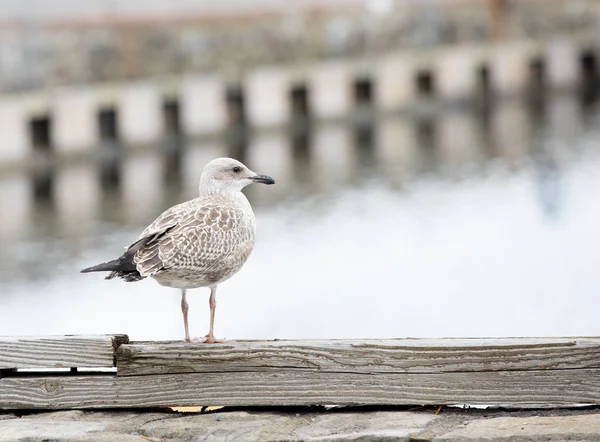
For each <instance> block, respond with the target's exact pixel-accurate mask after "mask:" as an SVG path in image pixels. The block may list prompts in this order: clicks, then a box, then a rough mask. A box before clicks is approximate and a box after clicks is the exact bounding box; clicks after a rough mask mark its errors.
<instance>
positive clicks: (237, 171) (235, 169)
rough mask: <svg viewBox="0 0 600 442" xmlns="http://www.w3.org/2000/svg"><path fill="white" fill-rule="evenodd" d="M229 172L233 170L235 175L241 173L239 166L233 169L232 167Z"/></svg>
mask: <svg viewBox="0 0 600 442" xmlns="http://www.w3.org/2000/svg"><path fill="white" fill-rule="evenodd" d="M231 170H233V171H234V172H235V173H240V172H241V171H242V168H241V167H240V166H235V167H234V168H233V169H231Z"/></svg>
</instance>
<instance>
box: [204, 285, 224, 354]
mask: <svg viewBox="0 0 600 442" xmlns="http://www.w3.org/2000/svg"><path fill="white" fill-rule="evenodd" d="M208 304H209V305H210V329H209V330H208V334H207V335H206V339H205V340H204V342H206V343H207V344H214V343H216V342H225V341H224V340H222V339H215V335H214V329H215V310H216V309H217V287H211V288H210V298H209V300H208Z"/></svg>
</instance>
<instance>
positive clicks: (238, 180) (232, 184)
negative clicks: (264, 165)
mask: <svg viewBox="0 0 600 442" xmlns="http://www.w3.org/2000/svg"><path fill="white" fill-rule="evenodd" d="M252 183H262V184H275V180H274V179H273V178H271V177H270V176H268V175H262V174H259V173H255V172H253V171H251V170H250V169H248V167H246V166H245V165H244V164H242V163H240V162H239V161H238V160H234V159H233V158H217V159H214V160H212V161H211V162H210V163H208V164H207V165H206V166H205V167H204V170H203V171H202V175H201V177H200V192H201V193H202V192H225V193H227V192H235V191H241V190H242V189H243V188H244V187H246V186H247V185H248V184H252Z"/></svg>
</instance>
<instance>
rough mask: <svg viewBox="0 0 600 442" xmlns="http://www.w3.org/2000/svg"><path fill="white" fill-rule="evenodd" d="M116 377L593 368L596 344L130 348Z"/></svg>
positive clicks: (124, 349)
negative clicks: (228, 373) (181, 374)
mask: <svg viewBox="0 0 600 442" xmlns="http://www.w3.org/2000/svg"><path fill="white" fill-rule="evenodd" d="M117 367H118V375H119V376H128V375H149V374H168V373H211V372H242V371H265V372H268V371H271V372H273V371H274V372H281V371H285V372H287V371H291V370H313V371H319V372H340V373H357V374H376V373H447V372H477V371H505V370H557V369H581V368H600V339H599V338H556V339H554V338H537V339H529V338H528V339H389V340H354V341H350V340H348V341H347V340H323V341H239V342H231V343H229V342H228V343H224V344H218V345H206V344H202V343H197V344H185V343H139V344H136V343H132V344H126V345H121V346H120V348H119V350H118V351H117Z"/></svg>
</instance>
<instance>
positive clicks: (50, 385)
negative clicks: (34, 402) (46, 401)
mask: <svg viewBox="0 0 600 442" xmlns="http://www.w3.org/2000/svg"><path fill="white" fill-rule="evenodd" d="M42 389H43V390H44V391H45V392H46V393H49V394H56V393H58V392H59V391H60V382H59V381H58V379H46V380H45V381H44V384H43V385H42Z"/></svg>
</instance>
